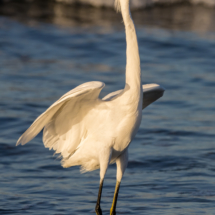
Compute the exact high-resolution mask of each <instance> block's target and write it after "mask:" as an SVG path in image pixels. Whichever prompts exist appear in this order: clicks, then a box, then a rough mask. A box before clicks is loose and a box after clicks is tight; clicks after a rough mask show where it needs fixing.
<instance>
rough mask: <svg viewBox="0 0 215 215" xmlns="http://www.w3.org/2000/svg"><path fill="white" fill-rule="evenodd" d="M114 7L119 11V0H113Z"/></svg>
mask: <svg viewBox="0 0 215 215" xmlns="http://www.w3.org/2000/svg"><path fill="white" fill-rule="evenodd" d="M114 7H115V9H116V11H117V12H120V11H121V5H120V0H115V4H114Z"/></svg>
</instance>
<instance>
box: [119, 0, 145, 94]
mask: <svg viewBox="0 0 215 215" xmlns="http://www.w3.org/2000/svg"><path fill="white" fill-rule="evenodd" d="M120 7H121V12H122V17H123V21H124V25H125V34H126V43H127V49H126V58H127V59H126V61H127V63H126V84H127V85H129V87H130V88H131V89H134V90H138V91H139V90H141V89H142V87H141V69H140V56H139V49H138V42H137V35H136V30H135V26H134V23H133V20H132V18H131V14H130V5H129V0H120Z"/></svg>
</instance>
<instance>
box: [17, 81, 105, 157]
mask: <svg viewBox="0 0 215 215" xmlns="http://www.w3.org/2000/svg"><path fill="white" fill-rule="evenodd" d="M104 86H105V84H104V83H102V82H97V81H94V82H87V83H84V84H82V85H79V86H78V87H76V88H74V89H73V90H71V91H69V92H68V93H66V94H64V95H63V96H62V97H61V98H60V99H59V100H57V101H56V102H55V103H54V104H53V105H51V106H50V107H49V108H48V109H47V110H46V111H45V112H44V113H42V114H41V115H40V116H39V117H38V118H37V119H36V120H35V121H34V122H33V123H32V125H31V126H30V127H29V128H28V129H27V130H26V131H25V133H24V134H23V135H22V136H21V137H20V138H19V140H18V141H17V144H16V145H19V144H22V145H24V144H26V143H27V142H29V141H30V140H32V139H33V138H34V137H35V136H36V135H37V134H38V133H39V132H40V131H41V130H42V129H43V128H44V131H43V142H44V145H45V147H47V148H49V149H54V150H55V151H56V153H61V154H62V156H63V157H67V156H69V155H70V153H71V152H72V151H74V150H75V149H76V148H77V145H78V144H79V143H80V137H81V133H82V132H84V131H82V130H83V129H81V128H80V123H81V121H82V119H83V117H84V114H86V112H87V104H88V103H89V101H94V100H97V99H98V96H99V94H100V91H101V90H102V88H103V87H104ZM82 106H83V107H82ZM83 109H85V111H81V110H83ZM68 146H69V147H68Z"/></svg>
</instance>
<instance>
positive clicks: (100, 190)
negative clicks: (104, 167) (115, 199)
mask: <svg viewBox="0 0 215 215" xmlns="http://www.w3.org/2000/svg"><path fill="white" fill-rule="evenodd" d="M102 187H103V181H102V182H101V183H100V186H99V193H98V199H97V203H96V208H95V211H96V214H97V215H102V210H101V207H100V200H101V196H102Z"/></svg>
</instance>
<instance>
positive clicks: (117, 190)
mask: <svg viewBox="0 0 215 215" xmlns="http://www.w3.org/2000/svg"><path fill="white" fill-rule="evenodd" d="M119 187H120V182H118V181H117V182H116V188H115V193H114V197H113V203H112V207H111V209H110V215H116V203H117V197H118V193H119Z"/></svg>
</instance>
